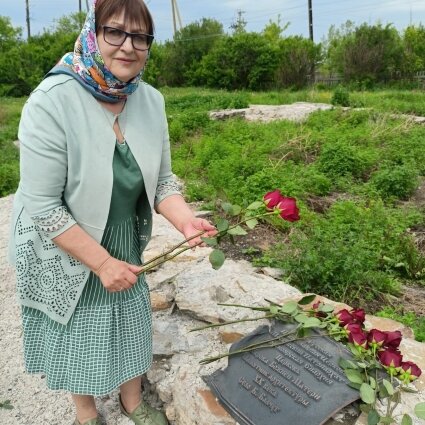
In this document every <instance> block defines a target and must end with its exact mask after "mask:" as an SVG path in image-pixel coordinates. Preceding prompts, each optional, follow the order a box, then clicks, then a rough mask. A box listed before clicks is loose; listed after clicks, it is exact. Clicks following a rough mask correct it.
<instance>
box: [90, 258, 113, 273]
mask: <svg viewBox="0 0 425 425" xmlns="http://www.w3.org/2000/svg"><path fill="white" fill-rule="evenodd" d="M111 258H112V256H109V257H108V258H107V259H106V260H105V261H104V262H103V263H102V264H101V265H100V266H99V268H98V269H97V270H95V272H94V273H95V274H96V275H98V276H99V273H100V271H101V270H102V269H103V266H104V265H105V264H106V263H107V262H108V260H110V259H111Z"/></svg>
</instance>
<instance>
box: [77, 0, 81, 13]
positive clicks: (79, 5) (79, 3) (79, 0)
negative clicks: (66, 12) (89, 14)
mask: <svg viewBox="0 0 425 425" xmlns="http://www.w3.org/2000/svg"><path fill="white" fill-rule="evenodd" d="M78 12H79V13H81V0H78Z"/></svg>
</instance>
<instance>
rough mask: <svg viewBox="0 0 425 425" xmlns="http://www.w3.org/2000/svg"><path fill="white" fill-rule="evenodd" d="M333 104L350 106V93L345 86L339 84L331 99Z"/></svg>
mask: <svg viewBox="0 0 425 425" xmlns="http://www.w3.org/2000/svg"><path fill="white" fill-rule="evenodd" d="M331 103H332V105H336V106H350V93H349V92H348V90H347V89H346V88H345V87H343V86H338V87H337V88H336V89H335V91H334V93H333V95H332V99H331Z"/></svg>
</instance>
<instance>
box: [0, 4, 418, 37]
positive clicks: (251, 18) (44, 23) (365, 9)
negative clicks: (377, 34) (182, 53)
mask: <svg viewBox="0 0 425 425" xmlns="http://www.w3.org/2000/svg"><path fill="white" fill-rule="evenodd" d="M91 1H92V0H81V3H82V7H83V10H85V8H86V2H89V3H91ZM176 1H177V5H178V8H179V11H180V16H181V19H182V22H183V25H187V24H189V23H191V22H195V21H199V20H201V19H202V18H213V19H216V20H217V21H219V22H221V23H222V24H223V27H224V30H225V31H226V32H227V31H230V30H229V27H230V25H231V24H232V23H233V22H235V20H236V17H237V15H238V11H242V12H243V14H242V16H243V19H244V20H245V21H246V22H247V26H246V29H247V30H248V31H258V32H259V31H261V30H262V29H263V28H264V27H265V25H267V23H268V22H269V21H270V20H272V21H275V22H276V21H277V19H278V16H279V15H280V19H281V22H282V23H287V22H289V27H288V28H287V29H286V31H285V33H284V34H285V35H302V36H305V37H308V34H309V33H308V7H307V5H308V0H176ZM146 3H147V5H148V7H149V9H150V11H151V13H152V15H153V18H154V21H155V26H156V34H155V38H156V40H159V41H161V42H163V41H166V40H170V39H172V37H173V18H172V9H171V0H146ZM312 3H313V31H314V40H315V41H317V42H319V41H321V40H322V39H323V37H326V35H327V34H328V30H329V28H330V26H331V25H335V26H336V27H339V26H340V25H342V24H343V23H345V22H346V21H347V20H351V21H353V22H354V23H355V24H361V23H363V22H366V23H368V24H374V23H376V22H378V21H379V22H381V23H382V24H387V23H392V24H393V25H394V26H395V27H396V28H397V29H398V30H403V29H404V28H406V27H407V26H408V25H409V24H414V25H418V24H420V23H423V24H425V0H355V1H353V0H312ZM29 4H30V18H31V33H32V34H36V33H39V32H42V31H43V29H44V28H51V27H52V26H53V25H54V23H55V20H57V19H58V18H60V17H61V16H63V15H67V14H70V13H73V12H76V11H78V7H79V0H29ZM0 15H2V16H8V17H10V18H11V21H12V24H13V25H14V26H21V27H23V29H24V35H25V34H26V22H25V0H0Z"/></svg>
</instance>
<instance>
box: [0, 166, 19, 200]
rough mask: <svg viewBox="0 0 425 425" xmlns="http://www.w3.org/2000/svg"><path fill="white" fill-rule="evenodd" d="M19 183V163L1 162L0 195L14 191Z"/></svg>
mask: <svg viewBox="0 0 425 425" xmlns="http://www.w3.org/2000/svg"><path fill="white" fill-rule="evenodd" d="M18 183H19V163H18V161H14V162H12V163H6V164H5V163H3V164H0V197H3V196H7V195H9V194H10V193H14V192H15V190H16V188H17V187H18Z"/></svg>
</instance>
